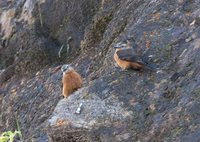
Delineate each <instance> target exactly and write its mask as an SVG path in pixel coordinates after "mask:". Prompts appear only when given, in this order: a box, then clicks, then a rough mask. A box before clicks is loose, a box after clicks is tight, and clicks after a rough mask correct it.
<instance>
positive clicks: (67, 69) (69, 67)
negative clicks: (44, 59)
mask: <svg viewBox="0 0 200 142" xmlns="http://www.w3.org/2000/svg"><path fill="white" fill-rule="evenodd" d="M70 70H73V68H72V67H71V66H70V65H68V64H64V65H63V66H62V67H61V71H62V72H63V73H64V72H67V71H70Z"/></svg>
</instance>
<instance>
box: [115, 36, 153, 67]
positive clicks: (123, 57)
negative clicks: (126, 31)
mask: <svg viewBox="0 0 200 142" xmlns="http://www.w3.org/2000/svg"><path fill="white" fill-rule="evenodd" d="M114 48H115V49H116V50H115V53H114V60H115V62H116V63H117V65H118V66H119V67H121V68H122V69H123V70H126V69H134V70H140V69H143V68H147V69H150V70H153V68H152V67H151V66H150V65H149V64H147V63H146V62H145V61H144V60H143V59H142V56H140V55H139V54H137V53H136V48H137V45H136V44H135V42H133V41H132V40H130V39H128V40H127V43H126V44H122V43H118V44H117V45H116V46H114Z"/></svg>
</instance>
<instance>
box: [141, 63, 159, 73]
mask: <svg viewBox="0 0 200 142" xmlns="http://www.w3.org/2000/svg"><path fill="white" fill-rule="evenodd" d="M144 69H147V70H150V71H153V72H156V71H157V68H156V67H155V66H154V65H150V64H145V66H144Z"/></svg>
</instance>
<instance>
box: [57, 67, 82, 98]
mask: <svg viewBox="0 0 200 142" xmlns="http://www.w3.org/2000/svg"><path fill="white" fill-rule="evenodd" d="M61 71H62V72H63V77H62V84H63V90H62V95H63V96H64V97H65V98H67V97H68V96H69V95H71V94H72V93H73V92H74V91H76V90H77V89H79V88H81V87H82V85H83V81H82V78H81V76H80V74H79V73H78V72H76V71H75V70H74V69H73V67H71V66H70V65H69V64H64V65H63V66H62V67H61Z"/></svg>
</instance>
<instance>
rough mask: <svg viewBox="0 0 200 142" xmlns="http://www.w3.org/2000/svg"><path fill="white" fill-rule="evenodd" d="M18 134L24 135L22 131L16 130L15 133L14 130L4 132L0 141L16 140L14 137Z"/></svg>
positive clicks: (11, 141)
mask: <svg viewBox="0 0 200 142" xmlns="http://www.w3.org/2000/svg"><path fill="white" fill-rule="evenodd" d="M16 135H18V136H20V137H22V134H21V132H20V131H15V132H14V133H13V132H12V131H7V132H4V133H2V134H1V136H0V142H14V137H15V136H16Z"/></svg>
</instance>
